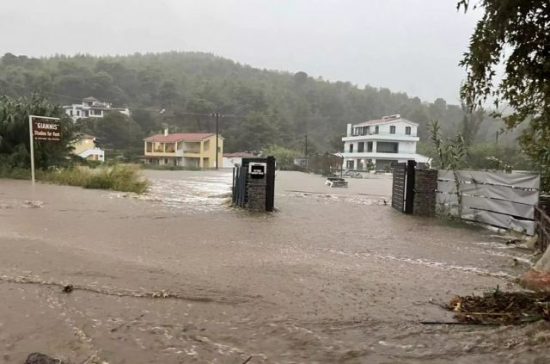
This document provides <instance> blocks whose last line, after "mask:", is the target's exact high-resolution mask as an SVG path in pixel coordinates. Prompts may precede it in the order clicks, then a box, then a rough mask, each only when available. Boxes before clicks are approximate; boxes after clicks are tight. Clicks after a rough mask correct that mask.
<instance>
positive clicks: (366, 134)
mask: <svg viewBox="0 0 550 364" xmlns="http://www.w3.org/2000/svg"><path fill="white" fill-rule="evenodd" d="M372 135H383V136H388V135H389V136H397V137H417V135H416V134H415V133H411V134H404V133H390V132H379V133H374V132H369V133H352V134H351V135H348V137H357V136H372Z"/></svg>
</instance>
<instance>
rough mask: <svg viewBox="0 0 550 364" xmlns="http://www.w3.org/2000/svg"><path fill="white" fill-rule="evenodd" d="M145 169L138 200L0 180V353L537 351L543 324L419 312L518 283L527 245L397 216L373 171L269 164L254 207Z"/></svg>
mask: <svg viewBox="0 0 550 364" xmlns="http://www.w3.org/2000/svg"><path fill="white" fill-rule="evenodd" d="M146 173H147V176H148V177H149V178H150V179H151V180H152V182H153V186H152V188H151V191H150V192H149V193H148V194H146V195H144V196H140V197H136V196H132V195H128V194H123V193H114V192H107V191H95V190H84V189H80V188H73V187H65V186H53V185H44V184H38V185H36V186H35V187H34V188H31V187H30V184H29V182H27V181H11V180H0V251H1V254H0V302H1V304H0V363H22V362H23V361H24V360H25V358H26V356H27V355H28V354H29V353H31V352H36V351H38V352H42V353H46V354H48V355H50V356H54V357H57V358H60V359H63V360H65V361H67V362H70V363H83V362H86V361H87V362H88V363H102V362H105V363H110V364H113V363H193V362H196V363H243V362H244V361H246V360H247V359H249V358H250V357H251V359H250V360H249V363H251V364H254V363H316V362H317V363H343V362H345V363H502V362H506V363H508V362H510V363H546V362H548V359H549V358H550V330H549V329H550V325H549V324H548V323H545V322H540V323H536V324H532V325H526V326H521V327H484V326H462V325H423V324H421V322H422V321H452V314H450V313H448V312H446V311H444V310H443V309H441V308H440V307H439V306H438V304H441V303H446V302H448V301H449V300H450V299H451V298H452V297H453V296H454V295H456V294H472V293H477V294H481V293H483V292H485V291H488V290H492V289H495V288H496V287H497V286H498V287H499V288H500V289H518V287H517V285H516V284H515V283H514V278H515V277H516V276H517V275H519V274H520V273H522V272H524V271H525V270H526V269H527V265H526V264H525V263H524V262H527V261H528V259H529V254H530V253H529V252H527V251H523V250H520V249H517V248H514V247H510V246H507V245H505V244H503V243H502V241H501V240H499V239H497V238H495V237H493V236H492V235H491V232H489V231H486V230H480V229H476V228H465V227H463V226H450V225H448V224H446V223H443V222H441V221H438V220H435V219H426V218H417V217H412V216H406V215H403V214H400V213H398V212H396V211H395V210H393V209H392V208H391V207H390V206H389V195H390V190H391V179H389V178H388V177H385V176H377V177H373V178H369V179H363V180H354V179H351V180H350V188H348V189H330V188H328V187H326V186H324V185H323V182H324V181H323V179H322V178H321V177H318V176H313V175H306V174H302V173H298V172H278V173H277V177H276V183H277V189H276V201H275V204H276V207H277V212H275V213H272V214H268V215H264V214H251V213H247V212H244V211H239V210H235V209H232V208H230V207H229V206H228V204H227V196H228V193H229V186H230V183H231V172H230V171H229V172H228V171H220V172H168V171H166V172H161V171H147V172H146ZM514 259H515V260H514ZM68 284H71V285H73V291H72V292H71V293H64V292H63V286H65V285H68Z"/></svg>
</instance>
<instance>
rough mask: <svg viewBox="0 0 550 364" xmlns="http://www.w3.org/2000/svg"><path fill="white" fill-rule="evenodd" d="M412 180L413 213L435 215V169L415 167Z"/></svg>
mask: <svg viewBox="0 0 550 364" xmlns="http://www.w3.org/2000/svg"><path fill="white" fill-rule="evenodd" d="M414 182H415V183H414V190H415V195H414V206H413V215H418V216H435V200H436V192H435V191H436V190H437V170H436V169H417V170H416V176H415V181H414Z"/></svg>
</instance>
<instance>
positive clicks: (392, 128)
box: [390, 125, 395, 134]
mask: <svg viewBox="0 0 550 364" xmlns="http://www.w3.org/2000/svg"><path fill="white" fill-rule="evenodd" d="M390 134H395V125H390Z"/></svg>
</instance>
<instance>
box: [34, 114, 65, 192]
mask: <svg viewBox="0 0 550 364" xmlns="http://www.w3.org/2000/svg"><path fill="white" fill-rule="evenodd" d="M29 138H30V140H29V141H30V152H31V179H32V183H33V184H34V180H35V178H34V141H35V140H38V141H49V142H59V141H61V126H60V124H59V118H51V117H48V116H36V115H29Z"/></svg>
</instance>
